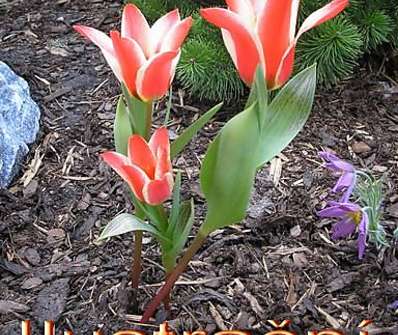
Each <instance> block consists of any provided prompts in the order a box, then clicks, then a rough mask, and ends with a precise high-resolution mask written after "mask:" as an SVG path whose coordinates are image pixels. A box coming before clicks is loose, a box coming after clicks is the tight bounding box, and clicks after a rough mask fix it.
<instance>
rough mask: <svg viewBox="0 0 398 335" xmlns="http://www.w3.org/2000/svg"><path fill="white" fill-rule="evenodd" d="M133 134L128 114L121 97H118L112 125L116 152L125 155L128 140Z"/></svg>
mask: <svg viewBox="0 0 398 335" xmlns="http://www.w3.org/2000/svg"><path fill="white" fill-rule="evenodd" d="M132 134H133V129H132V127H131V124H130V119H129V114H128V112H127V109H126V105H125V104H124V101H123V97H120V99H119V102H118V104H117V108H116V116H115V123H114V125H113V136H114V140H115V148H116V151H117V152H118V153H120V154H123V155H125V156H126V155H127V143H128V138H129V137H130V136H131V135H132Z"/></svg>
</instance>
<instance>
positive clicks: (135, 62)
mask: <svg viewBox="0 0 398 335" xmlns="http://www.w3.org/2000/svg"><path fill="white" fill-rule="evenodd" d="M111 38H112V42H113V47H114V49H115V53H116V56H117V59H118V61H119V65H120V69H121V72H122V77H123V82H124V83H125V85H126V86H127V88H128V89H129V91H130V93H131V94H132V95H136V92H137V88H136V84H135V83H136V76H137V72H138V69H139V68H140V67H141V66H142V64H143V63H144V62H145V56H144V54H143V52H142V50H141V47H140V46H139V45H138V43H137V42H136V41H134V40H133V39H131V38H127V37H126V38H122V37H120V34H119V32H117V31H112V32H111Z"/></svg>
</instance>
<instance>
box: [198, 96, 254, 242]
mask: <svg viewBox="0 0 398 335" xmlns="http://www.w3.org/2000/svg"><path fill="white" fill-rule="evenodd" d="M257 108H258V104H257V103H254V104H252V105H251V106H250V107H249V108H248V109H246V110H245V111H243V112H242V113H240V114H238V115H236V116H235V117H234V118H232V119H231V120H230V121H229V122H228V123H227V124H226V125H225V126H224V127H223V129H222V130H221V131H220V133H219V134H218V136H217V137H216V139H215V140H214V142H213V143H211V144H210V146H209V148H208V150H207V153H206V156H205V158H204V161H203V164H202V169H201V172H200V182H201V186H202V191H203V193H204V195H205V198H206V201H207V207H208V208H207V217H206V220H205V223H204V225H203V226H202V229H203V230H204V233H206V234H207V233H210V232H211V231H213V230H215V229H218V228H221V227H224V226H227V225H230V224H233V223H236V222H239V221H241V220H242V219H243V218H244V217H245V213H246V208H247V203H248V201H249V197H250V191H251V189H252V186H253V181H254V177H255V174H256V162H257V160H258V157H257V156H258V155H257V151H258V144H259V140H260V130H259V127H258V117H257V112H258V111H257Z"/></svg>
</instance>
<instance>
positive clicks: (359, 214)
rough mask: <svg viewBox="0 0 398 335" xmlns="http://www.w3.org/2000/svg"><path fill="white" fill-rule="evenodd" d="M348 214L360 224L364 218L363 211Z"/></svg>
mask: <svg viewBox="0 0 398 335" xmlns="http://www.w3.org/2000/svg"><path fill="white" fill-rule="evenodd" d="M347 216H348V217H349V218H350V219H351V220H352V221H353V222H354V223H355V224H356V225H359V224H360V223H361V220H362V212H360V211H358V212H352V213H347Z"/></svg>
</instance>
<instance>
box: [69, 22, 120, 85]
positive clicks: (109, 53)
mask: <svg viewBox="0 0 398 335" xmlns="http://www.w3.org/2000/svg"><path fill="white" fill-rule="evenodd" d="M73 28H74V29H75V30H76V31H77V32H78V33H79V34H81V35H83V36H84V37H86V38H88V39H89V40H90V41H91V42H93V43H94V44H95V45H96V46H97V47H99V48H100V49H101V51H102V53H103V55H104V57H105V59H106V61H107V63H108V64H109V66H110V67H111V69H112V71H113V73H114V74H115V76H116V77H117V79H118V80H119V81H120V82H122V81H123V77H122V72H121V69H120V66H119V63H118V60H117V57H116V54H115V51H114V49H113V44H112V40H111V38H110V37H109V36H107V35H106V34H104V33H103V32H102V31H99V30H97V29H94V28H90V27H86V26H81V25H75V26H73Z"/></svg>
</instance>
